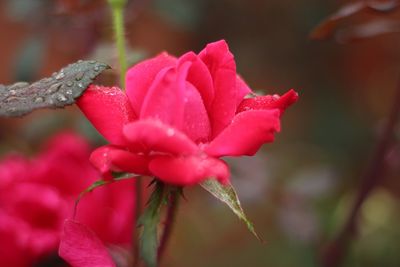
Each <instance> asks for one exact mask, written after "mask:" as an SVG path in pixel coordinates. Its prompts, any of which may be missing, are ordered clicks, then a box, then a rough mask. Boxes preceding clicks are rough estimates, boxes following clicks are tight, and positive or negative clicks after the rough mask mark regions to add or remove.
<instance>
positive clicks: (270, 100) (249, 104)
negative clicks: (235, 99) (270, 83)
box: [237, 89, 299, 115]
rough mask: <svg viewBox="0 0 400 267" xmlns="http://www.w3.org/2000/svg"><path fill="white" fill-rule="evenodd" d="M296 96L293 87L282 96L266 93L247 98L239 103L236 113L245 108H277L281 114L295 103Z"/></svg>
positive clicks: (297, 96)
mask: <svg viewBox="0 0 400 267" xmlns="http://www.w3.org/2000/svg"><path fill="white" fill-rule="evenodd" d="M298 98H299V95H298V94H297V93H296V91H294V90H293V89H291V90H289V91H288V92H286V93H285V94H284V95H283V96H279V95H266V96H257V97H254V98H247V99H244V100H243V101H242V103H240V105H239V107H238V109H237V113H239V112H242V111H246V110H259V109H264V110H266V109H279V110H280V114H281V115H282V114H283V112H284V111H285V109H286V108H287V107H289V106H290V105H292V104H293V103H295V102H296V101H297V99H298Z"/></svg>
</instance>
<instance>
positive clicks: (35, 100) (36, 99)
mask: <svg viewBox="0 0 400 267" xmlns="http://www.w3.org/2000/svg"><path fill="white" fill-rule="evenodd" d="M33 102H35V103H43V102H44V98H43V97H40V96H39V97H36V98H35V99H34V100H33Z"/></svg>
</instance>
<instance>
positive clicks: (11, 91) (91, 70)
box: [0, 60, 110, 117]
mask: <svg viewBox="0 0 400 267" xmlns="http://www.w3.org/2000/svg"><path fill="white" fill-rule="evenodd" d="M109 68H110V67H109V66H108V65H106V64H103V63H100V62H97V61H95V60H85V61H83V60H79V61H78V62H75V63H73V64H69V65H68V66H65V67H64V68H62V69H61V70H60V71H58V72H54V73H53V75H52V76H51V77H47V78H44V79H41V80H39V81H37V82H34V83H32V84H29V83H27V82H17V83H14V84H12V85H3V84H0V117H21V116H24V115H26V114H28V113H30V112H32V111H34V110H36V109H41V108H62V107H65V106H67V105H72V104H73V103H75V100H76V99H77V98H78V97H79V96H81V95H82V94H83V92H84V91H85V90H86V88H88V87H89V85H90V84H91V83H92V82H93V81H94V79H95V78H96V77H97V76H98V75H99V74H100V73H102V72H103V71H104V70H106V69H109Z"/></svg>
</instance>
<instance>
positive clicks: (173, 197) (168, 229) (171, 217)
mask: <svg viewBox="0 0 400 267" xmlns="http://www.w3.org/2000/svg"><path fill="white" fill-rule="evenodd" d="M180 190H181V189H180V188H178V187H175V188H171V193H170V197H169V201H168V210H167V215H166V220H165V226H164V232H163V233H162V236H161V240H160V244H159V246H158V253H157V254H158V262H159V264H160V263H161V260H162V257H163V255H164V254H165V250H166V247H167V245H168V241H169V239H170V236H171V233H172V230H173V225H174V222H175V217H176V213H177V210H178V205H179V197H180V195H179V194H180Z"/></svg>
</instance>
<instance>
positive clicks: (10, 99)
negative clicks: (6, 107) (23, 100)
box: [4, 96, 19, 103]
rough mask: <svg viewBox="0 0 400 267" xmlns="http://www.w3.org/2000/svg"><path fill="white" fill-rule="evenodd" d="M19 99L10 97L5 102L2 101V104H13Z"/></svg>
mask: <svg viewBox="0 0 400 267" xmlns="http://www.w3.org/2000/svg"><path fill="white" fill-rule="evenodd" d="M18 100H19V97H16V96H10V97H9V98H7V99H6V100H4V102H6V103H9V102H15V101H18Z"/></svg>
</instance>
